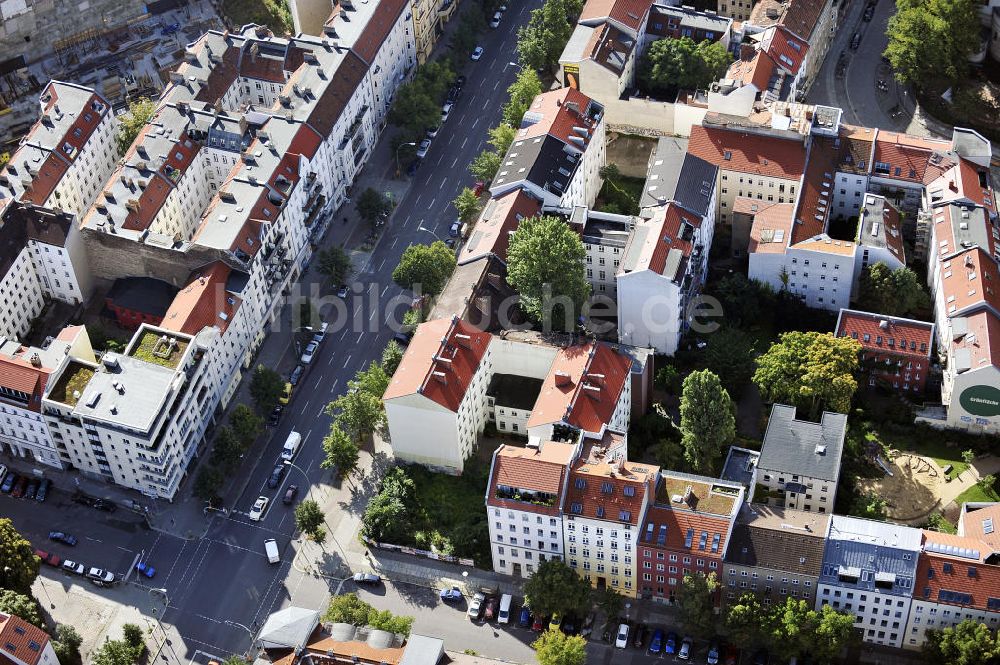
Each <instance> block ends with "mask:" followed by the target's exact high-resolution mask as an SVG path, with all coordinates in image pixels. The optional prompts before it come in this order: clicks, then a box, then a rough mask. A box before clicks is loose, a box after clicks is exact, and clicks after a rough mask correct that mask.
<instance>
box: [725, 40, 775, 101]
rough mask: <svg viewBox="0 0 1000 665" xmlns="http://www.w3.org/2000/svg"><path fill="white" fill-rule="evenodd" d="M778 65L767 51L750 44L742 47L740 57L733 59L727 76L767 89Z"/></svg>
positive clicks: (759, 89) (760, 88)
mask: <svg viewBox="0 0 1000 665" xmlns="http://www.w3.org/2000/svg"><path fill="white" fill-rule="evenodd" d="M775 67H776V65H775V63H774V60H772V59H771V56H769V55H768V54H767V53H765V52H763V51H760V50H758V49H756V48H754V47H753V46H752V45H750V44H743V45H742V46H741V47H740V57H738V58H736V59H735V60H733V63H732V64H731V65H729V70H728V71H727V72H726V78H730V79H733V80H734V81H740V82H741V83H743V84H744V85H747V84H753V85H754V86H756V88H757V90H758V91H760V92H763V91H765V90H767V84H768V83H769V82H770V81H771V75H772V74H773V73H774V69H775Z"/></svg>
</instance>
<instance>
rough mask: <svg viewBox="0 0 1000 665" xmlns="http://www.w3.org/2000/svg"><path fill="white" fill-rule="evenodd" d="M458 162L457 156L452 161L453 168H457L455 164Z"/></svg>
mask: <svg viewBox="0 0 1000 665" xmlns="http://www.w3.org/2000/svg"><path fill="white" fill-rule="evenodd" d="M456 164H458V157H456V158H455V161H453V162H452V163H451V168H455V165H456Z"/></svg>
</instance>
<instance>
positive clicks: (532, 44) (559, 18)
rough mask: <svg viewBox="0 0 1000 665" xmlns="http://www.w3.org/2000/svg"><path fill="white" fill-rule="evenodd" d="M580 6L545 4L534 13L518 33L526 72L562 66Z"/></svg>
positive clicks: (552, 0)
mask: <svg viewBox="0 0 1000 665" xmlns="http://www.w3.org/2000/svg"><path fill="white" fill-rule="evenodd" d="M581 6H582V5H581V4H580V3H579V2H574V1H568V0H545V4H544V5H542V6H541V7H540V8H538V9H535V10H532V12H531V18H530V19H529V20H528V23H527V25H524V26H521V27H520V28H518V30H517V54H518V57H519V58H520V61H521V64H522V65H523V66H524V67H525V68H526V69H551V68H552V67H554V66H555V65H556V64H557V63H558V62H559V56H560V55H562V52H563V49H564V48H565V47H566V42H568V41H569V37H570V35H572V34H573V29H574V26H575V24H576V17H577V16H579V14H580V7H581ZM571 21H572V23H571ZM519 120H520V119H519Z"/></svg>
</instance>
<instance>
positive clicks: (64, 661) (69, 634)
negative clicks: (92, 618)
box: [52, 623, 83, 665]
mask: <svg viewBox="0 0 1000 665" xmlns="http://www.w3.org/2000/svg"><path fill="white" fill-rule="evenodd" d="M52 639H53V642H52V649H53V650H54V651H55V652H56V657H57V658H58V659H59V665H79V663H80V662H81V661H82V659H81V657H80V645H81V644H83V638H82V637H80V633H78V632H77V631H76V628H74V627H73V626H71V625H69V624H68V623H61V624H59V625H57V626H56V632H55V634H54V635H53V636H52Z"/></svg>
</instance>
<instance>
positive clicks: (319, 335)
mask: <svg viewBox="0 0 1000 665" xmlns="http://www.w3.org/2000/svg"><path fill="white" fill-rule="evenodd" d="M329 327H330V324H329V323H327V322H326V321H323V322H322V323H320V324H319V330H314V331H313V341H314V342H316V343H317V344H319V343H321V342H322V341H323V338H324V337H326V330H327V328H329Z"/></svg>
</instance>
